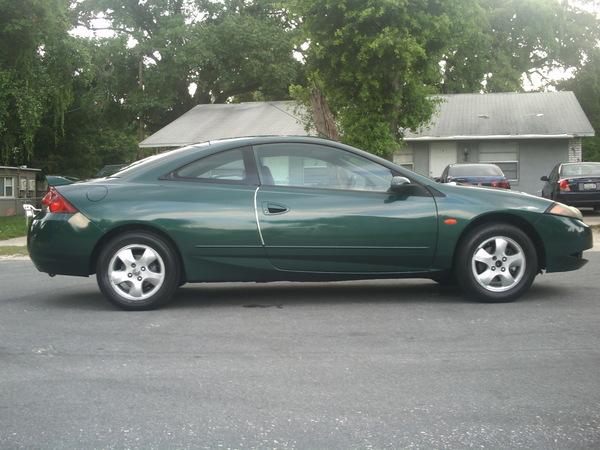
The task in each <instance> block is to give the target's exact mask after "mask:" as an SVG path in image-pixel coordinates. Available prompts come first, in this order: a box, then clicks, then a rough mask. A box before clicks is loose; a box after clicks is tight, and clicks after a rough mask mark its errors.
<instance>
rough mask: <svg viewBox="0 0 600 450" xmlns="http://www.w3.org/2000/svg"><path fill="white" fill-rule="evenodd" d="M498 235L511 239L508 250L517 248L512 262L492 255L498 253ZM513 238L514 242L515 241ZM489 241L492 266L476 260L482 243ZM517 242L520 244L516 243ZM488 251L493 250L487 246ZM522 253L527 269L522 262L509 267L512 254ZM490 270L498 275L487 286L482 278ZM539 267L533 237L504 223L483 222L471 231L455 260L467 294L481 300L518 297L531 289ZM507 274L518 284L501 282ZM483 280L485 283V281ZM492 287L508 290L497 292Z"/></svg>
mask: <svg viewBox="0 0 600 450" xmlns="http://www.w3.org/2000/svg"><path fill="white" fill-rule="evenodd" d="M496 237H498V238H501V239H502V238H504V241H505V242H508V246H507V247H506V248H507V252H513V251H515V250H516V251H515V253H514V254H511V255H508V256H507V257H506V258H508V259H509V262H508V263H505V262H502V259H505V258H499V257H498V256H492V254H495V253H496V251H495V242H497V241H496V240H495V238H496ZM510 241H512V243H511V242H510ZM487 242H490V245H491V246H492V248H494V249H493V250H492V251H491V253H489V254H490V258H494V259H493V260H491V259H490V264H489V265H487V264H484V263H480V262H474V255H475V252H476V251H478V249H479V247H480V246H481V245H483V244H485V243H487ZM515 243H516V244H517V245H514V244H515ZM518 247H520V249H518ZM484 250H485V251H486V252H489V250H488V248H487V247H486V249H484ZM519 250H520V251H519ZM521 252H522V253H521ZM498 254H500V253H498ZM504 254H506V253H504ZM518 255H522V259H524V261H525V264H524V266H525V268H524V269H523V268H522V266H521V268H520V269H519V266H518V265H513V266H511V267H507V266H506V264H510V258H511V256H512V257H517V256H518ZM486 256H487V255H486ZM498 260H500V262H497V261H498ZM505 260H506V259H505ZM492 266H493V267H492ZM488 269H489V272H487V274H488V277H491V276H493V277H494V278H492V279H491V281H490V282H489V283H488V284H487V287H484V285H483V284H481V283H480V281H478V279H483V278H486V276H485V273H486V270H488ZM503 269H504V270H503ZM492 270H493V272H492ZM507 270H508V272H509V273H508V274H506V271H507ZM538 270H539V268H538V255H537V251H536V249H535V246H534V245H533V242H532V241H531V239H530V238H529V236H527V234H526V233H525V232H523V231H522V230H521V229H519V228H517V227H515V226H513V225H509V224H502V223H500V224H486V225H482V226H480V227H477V228H476V229H474V230H472V231H471V232H469V234H468V235H467V236H465V238H464V239H462V240H461V241H460V243H459V248H458V249H457V254H456V259H455V273H456V278H457V280H458V283H459V284H460V286H461V287H462V288H463V290H464V291H465V293H467V295H469V296H470V297H473V298H475V299H477V300H479V301H482V302H488V303H501V302H509V301H513V300H516V299H517V298H519V297H520V296H521V295H523V294H524V293H525V292H526V291H527V290H528V289H529V287H530V286H531V284H532V283H533V280H534V279H535V277H536V275H537V273H538ZM479 271H481V272H479ZM500 271H502V272H500ZM476 272H479V273H478V277H476V274H475V273H476ZM505 274H506V275H505ZM505 276H509V277H512V279H513V282H514V285H512V286H511V285H510V284H509V283H510V282H507V283H506V286H503V285H501V279H502V278H503V277H505ZM482 283H484V282H483V281H482ZM490 289H506V290H504V291H502V292H494V291H492V290H490Z"/></svg>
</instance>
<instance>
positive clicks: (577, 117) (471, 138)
mask: <svg viewBox="0 0 600 450" xmlns="http://www.w3.org/2000/svg"><path fill="white" fill-rule="evenodd" d="M435 98H436V99H437V100H438V101H439V104H438V106H437V110H436V112H435V113H434V115H433V117H432V120H431V122H430V123H429V124H427V125H426V126H425V127H423V128H422V129H421V130H419V131H418V132H416V133H411V132H408V133H406V135H405V139H404V140H405V141H406V143H407V145H406V147H405V148H404V149H402V150H401V151H398V152H396V153H395V154H394V161H396V162H397V163H400V164H402V165H404V166H406V167H408V168H410V169H412V170H414V171H416V172H418V173H421V174H423V175H426V176H429V177H437V176H440V175H441V173H442V171H443V170H444V168H445V167H446V166H447V165H448V164H453V163H457V162H459V163H460V162H486V163H494V164H497V165H498V166H499V167H500V168H501V169H502V170H503V171H504V173H505V174H506V176H507V177H508V178H509V179H510V180H511V185H512V186H513V189H515V190H520V191H524V192H528V193H531V194H540V191H541V188H542V184H543V183H541V182H540V177H541V176H542V175H547V174H548V173H549V172H550V170H551V169H552V167H553V166H554V165H555V164H556V163H558V162H578V161H581V160H582V154H581V139H582V138H583V137H585V136H593V135H594V129H593V128H592V126H591V124H590V122H589V120H588V119H587V117H586V115H585V113H584V112H583V110H582V109H581V106H580V105H579V102H578V101H577V99H576V98H575V95H574V94H573V92H568V91H563V92H535V93H512V92H511V93H492V94H453V95H440V96H436V97H435Z"/></svg>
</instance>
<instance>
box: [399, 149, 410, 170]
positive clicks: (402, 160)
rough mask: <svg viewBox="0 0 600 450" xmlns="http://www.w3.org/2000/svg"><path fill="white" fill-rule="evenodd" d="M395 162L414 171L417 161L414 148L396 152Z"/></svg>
mask: <svg viewBox="0 0 600 450" xmlns="http://www.w3.org/2000/svg"><path fill="white" fill-rule="evenodd" d="M394 163H396V164H398V165H399V166H402V167H404V168H406V169H408V170H413V171H414V168H415V163H414V155H413V151H412V149H403V150H401V151H399V152H396V153H394Z"/></svg>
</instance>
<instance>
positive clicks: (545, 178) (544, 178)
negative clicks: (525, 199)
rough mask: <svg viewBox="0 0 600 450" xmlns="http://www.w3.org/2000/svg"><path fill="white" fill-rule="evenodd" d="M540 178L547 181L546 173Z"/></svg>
mask: <svg viewBox="0 0 600 450" xmlns="http://www.w3.org/2000/svg"><path fill="white" fill-rule="evenodd" d="M540 180H542V181H549V179H548V177H547V176H546V175H544V176H543V177H542V178H540Z"/></svg>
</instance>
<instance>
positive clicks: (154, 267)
mask: <svg viewBox="0 0 600 450" xmlns="http://www.w3.org/2000/svg"><path fill="white" fill-rule="evenodd" d="M129 247H131V248H129ZM128 248H129V250H131V252H132V255H133V257H134V258H138V259H136V260H135V261H136V262H138V263H139V262H140V261H142V259H140V258H141V254H140V252H143V251H144V249H147V248H150V249H151V250H152V251H154V252H155V254H154V256H156V255H158V256H156V258H155V259H153V261H152V262H150V264H148V268H146V267H145V266H144V265H143V264H145V263H144V262H143V261H142V262H141V263H139V264H136V263H135V262H134V263H133V264H132V266H138V265H139V267H135V268H129V265H128V264H125V263H124V262H123V260H121V259H120V258H119V257H118V256H117V254H118V253H119V252H120V251H123V250H125V251H126V250H127V249H128ZM149 254H150V255H152V253H149ZM161 259H162V261H161ZM111 261H112V267H110V266H111ZM115 268H118V269H119V270H118V272H117V271H116V270H115ZM134 271H135V273H134ZM141 271H143V272H141ZM121 272H124V273H126V275H127V276H128V277H129V279H125V280H124V281H123V282H122V283H120V284H118V285H115V284H113V283H112V282H111V275H110V274H111V273H119V274H120V273H121ZM144 277H148V279H146V278H144ZM153 278H162V282H156V284H155V285H153V284H152V282H154V280H153ZM136 279H137V280H139V282H137V283H138V286H139V289H140V290H139V291H137V292H141V297H144V296H147V297H145V298H140V299H134V298H127V296H129V295H130V294H129V292H131V289H132V288H133V286H134V285H133V283H132V282H131V281H130V280H133V282H136ZM96 280H97V281H98V286H99V287H100V290H101V291H102V293H103V294H104V296H105V297H106V298H107V299H108V300H109V301H110V302H111V303H113V304H114V305H116V306H118V307H120V308H123V309H125V310H129V311H142V310H149V309H154V308H157V307H158V306H161V305H162V304H164V303H165V302H167V301H168V300H170V299H171V297H172V296H173V293H174V292H175V290H176V289H177V287H178V286H179V283H180V280H181V267H180V264H179V258H178V257H177V254H176V252H175V250H174V249H173V248H172V247H171V245H169V243H167V242H166V241H165V240H164V239H163V238H161V237H160V236H158V235H156V234H154V233H151V232H148V231H128V232H125V233H123V234H120V235H118V236H116V237H114V238H112V239H111V240H110V241H108V242H107V243H106V245H104V247H103V248H102V250H101V252H100V255H99V257H98V262H97V266H96ZM128 290H129V292H128ZM152 290H154V292H152ZM137 292H136V293H137ZM131 296H133V294H131Z"/></svg>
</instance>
